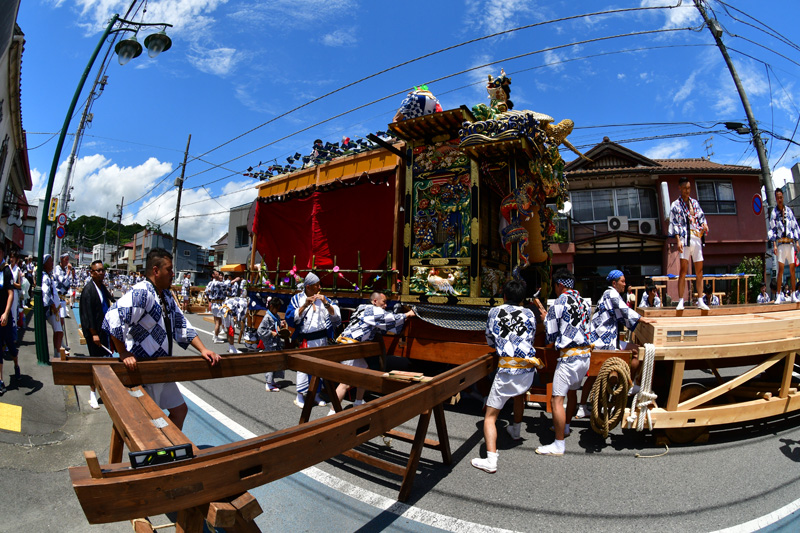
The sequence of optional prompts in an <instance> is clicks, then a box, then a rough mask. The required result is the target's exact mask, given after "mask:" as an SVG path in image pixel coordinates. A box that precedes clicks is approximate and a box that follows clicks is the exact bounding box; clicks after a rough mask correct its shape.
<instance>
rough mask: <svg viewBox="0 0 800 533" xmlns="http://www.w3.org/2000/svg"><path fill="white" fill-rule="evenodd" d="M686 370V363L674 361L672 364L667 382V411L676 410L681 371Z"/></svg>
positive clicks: (681, 377) (681, 379) (681, 376)
mask: <svg viewBox="0 0 800 533" xmlns="http://www.w3.org/2000/svg"><path fill="white" fill-rule="evenodd" d="M685 368H686V361H675V362H674V363H673V364H672V379H671V380H670V382H669V397H667V411H674V410H676V409H677V408H678V399H679V398H680V394H681V386H682V385H683V370H684V369H685Z"/></svg>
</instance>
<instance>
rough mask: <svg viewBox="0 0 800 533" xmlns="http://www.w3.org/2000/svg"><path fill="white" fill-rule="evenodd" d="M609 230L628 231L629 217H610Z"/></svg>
mask: <svg viewBox="0 0 800 533" xmlns="http://www.w3.org/2000/svg"><path fill="white" fill-rule="evenodd" d="M607 220H608V231H609V232H611V231H628V217H608V219H607Z"/></svg>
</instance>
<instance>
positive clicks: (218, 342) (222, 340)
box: [214, 337, 228, 344]
mask: <svg viewBox="0 0 800 533" xmlns="http://www.w3.org/2000/svg"><path fill="white" fill-rule="evenodd" d="M226 342H228V341H227V340H226V339H220V338H218V337H214V344H225V343H226Z"/></svg>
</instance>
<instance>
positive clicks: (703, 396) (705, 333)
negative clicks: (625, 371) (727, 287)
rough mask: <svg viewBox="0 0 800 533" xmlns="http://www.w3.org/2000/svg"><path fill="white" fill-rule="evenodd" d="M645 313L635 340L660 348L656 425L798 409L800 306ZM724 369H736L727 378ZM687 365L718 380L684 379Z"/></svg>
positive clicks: (743, 418)
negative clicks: (707, 383)
mask: <svg viewBox="0 0 800 533" xmlns="http://www.w3.org/2000/svg"><path fill="white" fill-rule="evenodd" d="M641 312H642V314H643V316H642V319H641V320H640V322H639V325H638V326H637V328H636V330H635V331H634V340H635V342H636V343H637V344H640V345H644V344H645V343H651V344H653V345H654V347H655V364H656V372H655V373H654V374H655V378H656V381H657V385H655V387H654V388H655V389H656V392H657V393H658V394H659V397H658V399H657V404H658V407H656V408H654V409H651V410H650V416H651V419H652V428H653V429H654V430H661V429H665V430H676V429H677V430H684V429H693V430H698V433H697V434H700V432H701V431H704V430H707V428H709V427H712V426H719V425H725V424H737V423H746V422H751V421H754V420H761V419H766V418H769V417H773V416H778V415H785V414H789V413H792V412H794V411H797V410H798V409H800V394H799V393H798V380H797V378H795V377H794V376H793V372H794V363H795V358H796V354H797V352H798V351H800V305H799V304H796V303H783V304H769V305H766V304H765V305H752V304H751V305H732V306H725V307H712V308H711V309H710V310H709V311H702V310H700V309H685V310H683V311H676V310H675V309H674V308H658V309H651V308H645V309H642V310H641ZM643 355H644V350H642V351H641V352H640V357H642V356H643ZM723 368H724V369H727V372H726V373H727V374H736V375H732V376H731V375H728V376H727V377H723V376H722V375H721V374H720V372H719V369H723ZM688 370H705V371H708V372H711V374H712V376H713V380H714V383H713V384H711V385H710V386H703V385H698V384H697V383H696V381H697V380H696V379H688V378H687V377H686V371H688ZM658 378H661V379H660V380H659V379H658ZM659 381H660V383H658V382H659ZM687 434H692V433H691V432H688V433H687ZM672 435H678V433H676V432H673V433H672ZM690 440H691V439H690Z"/></svg>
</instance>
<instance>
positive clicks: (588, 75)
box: [17, 0, 800, 245]
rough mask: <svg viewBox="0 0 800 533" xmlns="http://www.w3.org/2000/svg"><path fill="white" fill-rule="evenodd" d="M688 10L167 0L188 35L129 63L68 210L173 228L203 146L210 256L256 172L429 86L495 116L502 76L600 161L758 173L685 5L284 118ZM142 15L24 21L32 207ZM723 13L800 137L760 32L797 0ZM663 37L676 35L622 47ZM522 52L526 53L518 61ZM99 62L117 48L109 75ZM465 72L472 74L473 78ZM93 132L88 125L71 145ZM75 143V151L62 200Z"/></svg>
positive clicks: (202, 198)
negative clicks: (118, 20) (124, 32)
mask: <svg viewBox="0 0 800 533" xmlns="http://www.w3.org/2000/svg"><path fill="white" fill-rule="evenodd" d="M678 2H679V0H673V1H669V0H631V1H622V2H619V3H605V2H575V1H557V0H556V1H554V0H551V1H548V2H539V1H523V0H506V1H504V2H497V1H490V0H445V1H439V2H428V3H424V4H421V5H416V4H408V3H406V2H402V3H401V2H389V1H372V2H366V1H357V0H277V1H270V2H243V1H238V0H228V1H225V0H166V1H151V2H149V3H148V4H147V6H146V8H147V10H146V13H142V9H139V11H138V13H137V15H136V17H135V20H136V21H137V22H139V21H142V20H143V21H144V22H168V23H171V24H173V25H174V28H171V29H169V30H168V34H169V35H170V37H171V38H172V40H173V45H172V48H171V49H170V50H169V51H167V52H165V53H163V54H162V55H161V56H159V57H157V58H155V59H151V58H149V57H148V56H147V53H146V51H145V53H144V54H143V55H142V56H140V57H139V58H136V59H134V60H132V61H131V62H130V63H128V64H127V65H125V66H120V65H119V64H118V63H117V61H116V58H114V59H113V60H112V62H111V63H110V66H109V67H108V69H107V72H106V74H107V75H108V85H107V87H106V89H105V90H104V91H103V94H102V96H101V97H100V98H98V99H97V100H96V101H95V102H94V103H93V104H92V113H93V120H92V124H91V127H90V128H88V129H87V131H86V134H85V136H84V138H83V141H82V144H81V147H80V151H79V153H78V161H77V164H76V169H75V175H74V178H73V184H74V186H75V192H74V197H75V201H74V202H73V203H72V205H71V211H73V210H74V212H75V213H76V214H77V215H82V214H86V215H89V214H93V215H99V216H104V215H105V213H106V212H109V213H113V212H114V211H115V206H116V204H118V203H119V202H120V199H121V198H122V197H123V196H124V197H125V212H124V216H123V222H125V223H131V222H134V221H135V222H140V223H143V224H144V223H146V222H147V221H153V222H156V223H159V224H163V225H164V226H163V227H164V230H165V231H170V232H171V231H172V217H173V215H174V211H175V203H176V189H175V187H174V186H173V182H174V179H175V177H177V176H178V175H179V172H180V169H179V167H180V164H181V162H182V160H183V151H184V149H185V147H186V141H187V137H188V135H189V134H191V135H192V143H191V147H190V149H189V153H190V157H189V163H188V165H187V169H186V175H187V180H186V182H185V189H184V194H183V200H182V207H181V220H180V227H179V237H180V238H182V239H186V240H189V241H193V242H197V243H199V244H203V245H209V244H211V243H213V242H214V241H215V240H216V239H217V238H219V237H220V236H221V235H222V234H223V233H224V232H225V231H226V230H227V214H225V213H223V212H224V211H225V210H227V209H228V208H230V207H232V206H235V205H240V204H243V203H246V202H249V201H251V200H252V199H253V198H254V197H255V195H256V193H255V190H254V189H253V187H252V186H253V185H254V184H255V181H254V180H253V179H252V178H248V177H244V176H243V175H242V174H243V173H245V172H246V169H247V168H248V167H251V166H253V167H255V166H256V165H258V163H259V162H265V163H266V162H267V161H270V160H272V159H273V158H277V160H278V162H280V163H282V164H285V159H286V157H287V156H289V155H292V154H294V153H295V152H300V153H301V154H307V153H308V152H309V151H310V146H311V144H312V142H313V140H314V139H315V138H322V139H323V140H325V141H330V142H336V141H340V140H341V138H342V136H343V135H346V136H349V137H351V138H358V137H362V136H364V135H366V134H367V133H370V132H374V131H377V130H385V129H386V125H387V123H388V122H390V121H391V119H392V116H393V115H394V113H395V111H396V110H397V107H398V106H399V104H400V101H401V100H402V98H403V95H402V94H400V95H398V96H391V97H389V98H386V99H383V98H385V97H387V96H390V95H393V94H394V93H398V92H401V93H403V92H405V91H407V90H408V89H409V88H410V87H411V86H413V85H416V84H421V83H428V84H429V87H430V89H431V91H432V92H433V93H434V95H436V96H437V97H438V99H439V101H440V102H441V105H442V107H443V108H444V109H452V108H456V107H458V106H460V105H467V106H468V107H471V106H473V105H475V104H478V103H482V102H486V101H487V100H486V93H485V89H484V83H483V82H484V81H485V79H486V75H487V74H490V73H491V74H495V75H496V74H498V73H499V70H500V68H501V67H502V68H503V69H504V70H505V71H506V73H507V74H508V75H509V76H510V77H511V79H512V85H511V89H512V91H511V99H512V100H513V101H514V104H515V107H516V109H531V110H535V111H538V112H542V113H546V114H548V115H551V116H552V117H554V118H555V119H556V121H560V120H561V119H564V118H570V119H572V120H574V121H575V125H576V129H575V131H574V132H573V133H572V135H571V136H570V137H569V139H570V140H571V142H572V143H573V144H574V145H576V146H578V147H580V148H581V149H582V150H583V151H585V150H588V149H589V148H590V147H592V146H594V145H595V144H597V143H599V142H601V141H602V139H603V137H604V136H608V137H609V138H610V139H611V140H613V141H616V142H622V141H629V142H623V144H624V145H625V146H627V147H628V148H630V149H632V150H635V151H637V152H639V153H642V154H644V155H646V156H649V157H652V158H667V157H709V156H710V158H711V159H712V160H713V161H717V162H720V163H731V164H746V165H751V166H757V158H756V156H755V153H754V151H753V149H752V146H751V145H750V144H749V143H748V142H747V140H748V139H747V138H746V137H743V136H739V135H737V134H732V133H728V132H724V131H723V132H720V130H725V128H724V126H721V125H719V124H715V123H718V122H726V121H739V122H746V120H745V114H744V111H743V108H742V105H741V103H740V101H739V98H738V95H737V94H736V92H735V89H734V86H733V82H732V80H731V77H730V74H729V73H728V71H727V69H726V68H725V65H724V63H723V60H722V57H721V55H720V53H719V51H718V49H717V48H716V47H714V46H711V44H712V43H713V40H712V37H711V35H710V33H709V31H708V30H707V29H705V28H703V29H699V25H700V17H699V14H698V12H697V10H696V9H695V8H694V7H693V6H692V2H690V1H686V0H685V1H684V2H683V6H681V7H676V8H673V9H652V10H646V11H644V10H640V11H628V12H624V13H617V14H604V15H595V16H590V17H581V18H574V19H571V20H565V21H562V22H556V23H551V24H543V25H540V26H537V27H533V28H528V29H522V30H518V31H513V32H509V33H506V34H503V35H500V36H496V37H492V38H489V39H483V40H480V41H477V42H474V43H470V44H466V45H464V46H460V47H457V48H454V49H451V50H449V51H445V52H442V53H439V54H435V55H432V56H429V57H426V58H424V59H420V60H418V61H413V62H411V63H409V64H406V65H404V66H401V67H398V68H394V69H392V70H390V71H389V72H386V73H383V74H380V75H378V76H375V77H372V78H370V79H368V80H366V81H364V82H361V83H358V84H356V85H353V86H351V87H348V88H346V89H343V90H341V91H337V92H335V93H334V94H333V95H331V96H327V97H325V98H322V99H321V100H319V101H317V102H314V103H311V104H309V105H307V106H304V107H302V108H301V109H299V110H297V111H294V112H292V113H290V114H288V115H286V116H281V115H284V114H285V113H286V112H288V111H290V110H292V109H294V108H296V107H298V106H301V105H303V104H305V103H307V102H310V101H311V100H314V99H317V98H319V97H321V96H323V95H325V94H327V93H329V92H331V91H335V90H336V89H339V88H341V87H343V86H346V85H348V84H351V83H353V82H355V81H357V80H359V79H361V78H365V77H368V76H371V75H373V74H376V73H378V72H381V71H383V70H385V69H389V68H390V67H394V66H395V65H398V64H401V63H404V62H407V61H411V60H413V59H415V58H418V57H420V56H424V55H426V54H430V53H431V52H435V51H437V50H440V49H443V48H446V47H450V46H454V45H457V44H459V43H464V42H466V41H470V40H473V39H477V38H480V37H483V36H487V35H490V34H493V33H496V32H501V31H505V30H511V29H514V28H518V27H521V26H525V25H530V24H536V23H542V22H546V21H548V20H552V19H557V18H563V17H574V16H576V15H581V14H586V13H590V12H597V11H606V10H611V9H626V8H639V7H658V6H665V5H675V4H677V3H678ZM129 4H130V2H129V1H124V2H120V1H116V0H79V1H77V2H74V1H68V0H61V1H59V0H23V2H22V5H21V6H20V12H19V16H18V19H17V21H18V24H19V25H20V27H21V29H22V31H23V32H24V33H25V39H26V44H25V52H24V54H23V63H22V113H23V127H24V128H25V129H26V130H27V131H28V147H29V158H30V164H31V171H32V174H33V179H34V190H33V191H32V192H31V193H29V195H28V196H29V201H33V200H35V199H36V198H38V197H40V196H43V187H44V181H45V180H46V174H47V172H48V171H49V169H50V165H51V161H52V157H53V152H54V149H55V144H56V142H55V139H54V138H52V134H53V133H55V132H57V131H58V130H59V128H60V127H61V124H62V122H63V120H64V113H66V110H67V107H68V105H69V101H70V99H71V98H72V94H73V92H74V90H75V86H76V85H77V82H78V78H79V77H80V74H81V72H82V70H83V68H84V67H85V65H86V62H87V61H88V59H89V56H90V55H91V52H92V51H93V49H94V47H95V46H96V44H97V41H98V39H99V38H100V36H101V34H102V30H103V28H104V26H105V25H106V23H107V21H108V20H109V19H110V17H111V15H113V14H114V13H120V14H124V13H125V11H126V10H127V8H128V6H129ZM726 4H727V12H726V9H725V8H726V5H723V4H722V3H720V2H718V1H716V0H715V1H712V2H711V3H710V6H711V7H712V8H713V12H714V14H715V15H716V16H717V18H718V19H719V20H720V22H721V23H722V26H723V27H724V29H725V30H726V31H727V32H728V33H727V34H726V35H725V36H724V41H725V42H726V44H727V46H729V47H730V48H732V49H735V50H736V51H732V52H731V54H732V56H733V58H734V62H735V64H736V66H737V68H738V69H739V74H740V76H741V78H742V80H743V82H744V84H745V87H746V89H747V91H748V95H749V97H750V101H751V104H752V107H753V110H754V113H755V115H756V117H757V119H758V120H759V121H760V124H761V128H762V129H763V130H767V131H769V132H774V133H775V134H777V135H779V136H782V137H786V138H792V137H793V132H794V130H795V128H796V126H797V121H798V117H799V116H800V66H798V64H796V63H800V52H799V51H798V50H797V49H796V48H794V47H793V46H791V45H789V44H786V43H784V42H781V41H780V40H779V39H777V38H775V37H773V36H770V35H767V34H766V33H764V32H762V31H759V30H758V29H756V28H761V29H764V30H766V31H770V32H771V30H774V31H776V32H778V33H780V34H782V35H783V36H784V37H786V38H788V39H789V40H790V41H795V42H796V41H798V40H800V39H797V37H798V35H797V27H796V21H797V20H798V15H800V2H797V0H771V1H770V2H753V1H744V0H727V1H726ZM137 5H138V6H139V7H140V8H141V3H140V4H137ZM734 8H735V9H738V10H741V11H743V12H745V13H746V15H744V14H742V13H740V12H737V11H736V10H735V9H734ZM747 15H750V16H752V17H755V19H758V20H759V21H760V22H762V23H764V24H766V25H767V26H769V27H770V28H771V30H769V29H767V28H764V27H763V26H762V25H761V24H759V22H756V21H754V20H753V19H751V18H748V17H747ZM733 17H736V18H738V19H740V20H741V21H746V22H747V23H749V24H752V25H754V26H756V28H754V27H753V26H750V25H748V24H745V23H743V22H740V21H737V20H735V19H734V18H733ZM687 27H693V28H694V29H695V31H692V30H686V29H683V28H687ZM657 30H662V31H659V32H658V33H650V34H646V35H635V36H624V37H614V36H618V35H623V34H629V33H632V32H646V31H657ZM663 30H675V31H663ZM146 33H147V32H143V33H142V34H140V35H139V38H140V41H142V40H143V37H144V35H146ZM593 39H597V40H596V41H594V42H584V41H589V40H593ZM750 41H753V42H750ZM577 42H582V44H573V43H577ZM755 43H758V44H755ZM759 45H760V46H759ZM533 52H536V53H533ZM523 54H528V55H524V56H523V57H519V58H517V59H509V58H513V57H515V56H520V55H523ZM748 56H749V57H748ZM781 56H785V57H781ZM101 59H102V53H101V57H100V58H98V61H97V63H96V65H95V69H97V67H98V66H99V64H100V60H101ZM498 61H499V62H498ZM494 62H497V63H495V64H493V65H491V66H486V67H481V66H482V65H487V64H489V63H494ZM795 62H796V63H795ZM476 67H480V68H476ZM462 71H467V72H464V73H461V74H457V73H460V72H462ZM95 73H96V70H94V71H93V72H92V74H90V78H89V83H88V84H87V87H86V88H85V89H84V93H83V95H82V99H83V98H86V96H87V95H88V92H89V87H90V85H91V82H92V81H93V80H94V76H95ZM454 74H456V75H454ZM440 78H445V79H440ZM382 99H383V100H382ZM376 100H380V101H378V102H377V103H375V104H372V105H368V106H366V107H364V108H363V109H360V110H357V111H354V112H352V113H348V114H345V115H344V116H342V117H339V118H336V119H334V120H328V119H330V118H331V117H334V116H336V115H339V114H341V113H345V112H347V111H349V110H351V109H354V108H356V107H359V106H362V105H364V104H367V103H370V102H373V101H376ZM319 122H323V123H322V124H320V125H318V126H315V127H313V128H312V129H309V130H307V131H303V132H300V130H303V129H304V128H307V127H308V126H311V125H312V124H316V123H319ZM688 122H691V123H694V124H686V123H688ZM265 123H266V124H265ZM659 123H660V124H659ZM664 123H667V124H664ZM678 123H684V124H678ZM637 124H645V125H637ZM77 125H78V120H77V117H76V119H74V120H73V122H72V124H71V125H70V128H69V131H70V132H74V131H75V129H76V128H77ZM597 126H603V127H597ZM251 130H253V131H251ZM247 132H249V133H247ZM297 132H300V133H297ZM287 136H288V137H287ZM284 137H287V138H284ZM653 137H656V138H653ZM765 137H766V138H767V139H768V141H767V148H768V152H769V159H770V165H771V166H772V167H774V174H775V178H774V179H775V182H776V184H778V185H780V184H781V183H782V182H783V181H785V180H786V179H787V178H788V177H789V168H790V167H791V166H792V165H794V164H795V163H797V162H798V161H800V149H799V148H800V147H798V146H796V145H791V146H790V147H789V149H788V151H786V153H785V154H784V155H783V156H782V154H783V153H784V150H785V149H786V147H787V143H786V142H785V141H782V140H779V139H775V138H773V137H772V136H771V135H769V134H766V135H765ZM645 138H647V139H649V140H638V141H632V140H633V139H645ZM794 138H795V139H800V136H798V135H797V134H795V137H794ZM234 139H235V140H234ZM228 141H231V142H228ZM225 143H227V144H225ZM71 145H72V138H71V137H68V138H67V141H66V143H65V148H64V152H63V154H62V165H61V167H60V169H61V170H60V172H59V175H58V177H57V179H56V185H55V189H54V191H56V192H57V191H59V190H60V186H61V183H63V182H62V180H63V177H62V176H63V172H64V164H63V161H65V160H66V157H67V155H68V153H69V149H70V147H71ZM220 145H224V146H222V147H220V148H217V147H219V146H220ZM250 152H252V153H250ZM248 153H249V155H244V154H248ZM562 154H563V156H564V158H565V159H566V160H567V161H570V160H572V159H573V158H574V156H573V154H572V153H571V152H569V151H566V152H563V153H562ZM781 156H782V159H780V161H779V158H781ZM217 165H219V166H218V167H216V166H217ZM215 167H216V168H215ZM264 167H266V165H264ZM170 173H172V174H170ZM134 200H137V201H136V202H133V201H134ZM132 202H133V203H132ZM184 217H185V218H184Z"/></svg>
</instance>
